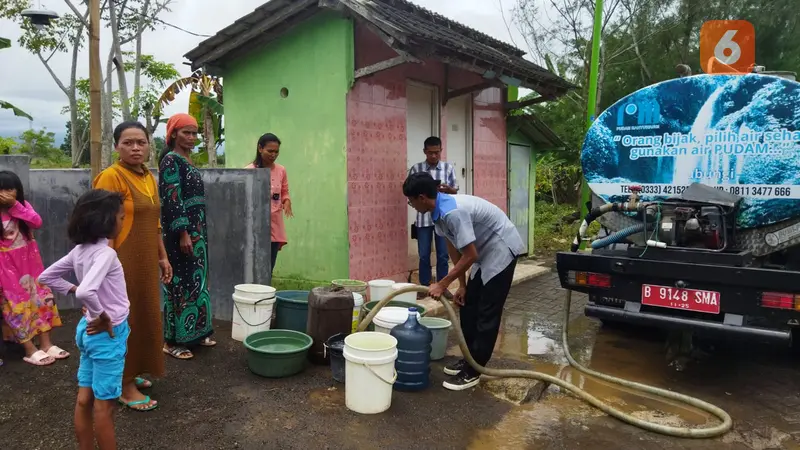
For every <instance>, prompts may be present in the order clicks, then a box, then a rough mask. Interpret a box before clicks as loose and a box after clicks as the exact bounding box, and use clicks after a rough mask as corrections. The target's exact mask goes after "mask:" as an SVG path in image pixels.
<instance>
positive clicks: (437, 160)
mask: <svg viewBox="0 0 800 450" xmlns="http://www.w3.org/2000/svg"><path fill="white" fill-rule="evenodd" d="M423 145H424V147H423V151H424V152H425V161H422V162H421V163H417V164H414V165H413V166H411V169H409V171H408V174H409V175H412V174H415V173H428V174H430V176H431V177H433V179H434V180H439V185H438V187H437V189H438V190H439V192H444V193H447V194H455V193H458V182H457V181H456V171H455V167H454V166H453V165H452V164H450V163H447V162H444V161H442V140H441V139H439V138H438V137H436V136H431V137H429V138H428V139H425V143H424V144H423ZM414 225H415V226H416V228H417V233H416V235H417V250H418V253H419V284H421V285H423V286H429V285H430V284H431V278H433V276H432V274H431V270H432V268H431V249H432V248H433V242H434V240H435V241H436V279H437V281H441V280H442V279H443V278H444V277H445V276H447V271H448V270H449V268H450V267H449V265H448V261H447V244H446V243H445V240H444V238H443V237H441V236H436V234H435V233H434V229H433V220H431V215H430V213H421V212H417V220H416V222H415V224H414ZM444 295H445V296H446V297H447V298H452V295H450V291H447V292H445V294H444ZM418 297H424V295H422V294H420V295H418Z"/></svg>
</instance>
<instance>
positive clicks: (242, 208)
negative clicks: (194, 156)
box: [0, 156, 271, 320]
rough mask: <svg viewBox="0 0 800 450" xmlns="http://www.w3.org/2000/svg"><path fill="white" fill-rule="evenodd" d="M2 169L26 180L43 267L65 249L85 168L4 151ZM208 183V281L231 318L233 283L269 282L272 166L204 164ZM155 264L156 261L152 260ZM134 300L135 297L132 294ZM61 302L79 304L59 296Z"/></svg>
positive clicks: (222, 313) (219, 312)
mask: <svg viewBox="0 0 800 450" xmlns="http://www.w3.org/2000/svg"><path fill="white" fill-rule="evenodd" d="M0 170H13V171H14V172H16V173H17V174H18V175H20V178H22V179H23V183H25V180H26V179H27V180H28V182H27V186H25V195H26V199H27V200H28V201H29V202H30V203H31V205H33V207H34V208H35V209H36V211H37V212H38V213H39V215H41V216H42V220H43V222H44V224H43V226H42V229H40V230H38V231H37V232H36V234H35V236H36V240H37V242H38V244H39V248H40V250H41V252H42V259H43V262H44V265H45V267H47V266H48V265H49V264H51V263H53V262H54V261H56V260H57V259H58V258H61V257H62V256H64V255H65V254H67V253H68V252H69V251H70V249H71V248H72V243H71V242H69V239H68V238H67V222H68V220H69V215H70V214H71V212H72V208H73V207H74V205H75V202H76V201H77V199H78V197H80V195H81V194H83V193H84V192H86V191H87V190H88V189H89V187H90V182H89V178H90V172H89V170H84V169H54V170H29V169H28V162H27V157H22V156H0ZM201 172H202V174H203V181H204V182H205V189H206V208H207V219H206V220H207V222H208V241H209V242H208V245H209V269H208V270H209V287H210V293H211V298H212V300H213V314H214V318H216V319H222V320H230V319H231V313H232V308H233V305H232V300H231V294H232V293H233V286H235V285H237V284H240V283H257V284H269V283H270V282H271V280H270V254H269V252H270V223H269V208H270V203H269V191H270V188H269V186H270V185H269V171H268V170H266V169H264V170H245V169H202V170H201ZM154 264H155V262H154ZM131 301H136V299H131ZM58 305H59V308H61V309H71V308H76V307H78V306H79V305H76V304H75V302H74V299H72V298H71V297H70V298H60V299H59V303H58Z"/></svg>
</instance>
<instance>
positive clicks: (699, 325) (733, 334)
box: [585, 304, 792, 346]
mask: <svg viewBox="0 0 800 450" xmlns="http://www.w3.org/2000/svg"><path fill="white" fill-rule="evenodd" d="M585 313H586V315H587V316H589V317H596V318H598V319H600V320H609V321H616V322H625V323H630V324H635V325H645V326H653V327H658V328H672V329H681V330H691V331H694V332H697V333H698V334H701V335H705V336H709V337H725V338H740V339H755V340H758V341H761V342H765V343H769V344H780V345H787V346H789V345H791V343H792V333H791V331H789V330H770V329H767V328H759V327H752V326H735V325H725V324H723V323H719V322H709V321H704V320H697V319H690V318H686V317H675V316H666V315H658V314H651V313H647V312H641V311H638V312H637V311H630V310H625V309H622V308H616V307H610V306H601V305H596V304H589V305H587V306H586V309H585Z"/></svg>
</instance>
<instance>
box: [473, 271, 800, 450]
mask: <svg viewBox="0 0 800 450" xmlns="http://www.w3.org/2000/svg"><path fill="white" fill-rule="evenodd" d="M585 301H586V298H585V297H583V296H576V299H575V300H574V303H576V305H574V306H573V311H572V314H571V318H572V319H571V322H570V345H571V346H572V349H573V355H575V356H576V357H577V359H578V360H579V361H580V362H582V363H584V364H587V363H588V365H589V366H590V367H592V368H593V369H595V370H599V371H601V372H605V373H608V374H611V375H615V376H618V377H622V378H626V379H631V380H634V381H639V382H642V383H646V384H651V385H655V386H659V387H662V388H668V389H671V390H675V391H679V392H682V393H684V394H688V395H691V396H695V397H698V398H700V399H703V400H705V401H708V402H711V403H713V404H715V405H717V406H719V407H721V408H723V409H725V410H726V411H728V413H729V414H730V415H731V416H732V417H733V420H734V428H733V430H732V431H731V432H730V433H728V434H727V435H726V436H724V437H723V438H720V439H712V440H689V439H677V438H667V437H662V436H659V435H654V434H652V433H647V432H644V431H641V430H638V429H636V428H634V427H632V426H629V425H625V424H622V423H621V422H619V421H617V420H615V419H612V418H610V417H608V416H606V415H605V414H603V413H601V412H599V411H597V410H595V409H593V408H591V407H589V406H586V405H585V404H584V403H582V402H581V401H579V400H576V399H574V398H573V397H571V396H569V395H564V394H562V393H560V392H559V391H558V389H555V388H553V387H551V388H550V389H548V391H547V392H546V393H545V395H544V396H543V397H542V399H541V400H540V401H539V402H535V403H530V404H528V405H524V406H521V407H516V408H514V409H513V410H512V411H511V412H510V413H509V414H508V415H507V416H506V417H504V419H503V420H502V421H501V422H500V423H499V424H498V425H497V426H496V427H494V428H493V429H491V430H483V431H481V432H479V433H478V434H477V435H476V436H475V437H474V439H473V441H472V442H471V444H470V445H469V446H468V448H470V449H575V448H581V449H631V450H633V449H637V450H638V449H667V448H668V449H716V448H725V449H727V448H730V449H752V450H763V449H783V448H785V449H800V368H798V365H797V357H796V356H792V355H791V353H790V352H789V351H788V350H786V349H778V348H770V347H764V346H758V345H747V344H742V343H740V342H702V343H701V345H702V346H703V350H705V351H697V352H696V353H695V354H694V355H693V357H692V359H691V360H690V361H689V363H688V364H687V365H686V368H685V369H684V370H682V371H678V370H676V367H675V366H674V365H671V364H670V363H671V361H668V360H667V358H666V350H665V342H666V339H665V336H664V335H663V334H661V333H657V332H654V331H652V330H643V329H633V328H630V327H613V328H609V327H601V326H600V324H599V323H597V322H595V321H593V320H590V319H587V318H585V317H583V316H582V306H583V305H584V304H585ZM562 305H563V291H562V290H561V289H560V288H559V287H558V280H557V277H556V276H555V274H550V275H547V276H544V277H540V278H538V279H537V280H535V281H534V282H532V283H527V284H525V285H521V286H520V287H519V288H517V289H515V290H514V291H513V292H512V295H511V298H510V299H509V302H508V304H507V306H506V311H505V317H504V333H503V335H501V339H500V342H498V345H497V350H496V352H497V353H495V357H496V358H498V359H500V360H502V359H503V358H510V359H518V360H524V357H525V356H527V361H528V362H529V363H531V364H532V365H533V366H534V367H535V368H536V369H537V370H541V371H543V372H547V373H550V374H552V375H556V376H558V377H560V378H562V379H565V380H568V381H571V382H572V383H574V384H577V385H579V386H581V387H583V388H585V389H586V390H588V391H589V392H590V393H592V394H593V395H595V396H597V397H599V398H600V399H602V400H604V401H607V402H609V403H611V404H612V405H613V406H615V407H618V408H620V409H622V410H623V411H626V412H628V413H633V414H634V415H635V416H637V417H639V418H641V419H646V420H651V421H655V422H657V423H661V424H665V425H672V426H689V427H701V426H708V425H710V424H715V423H718V422H717V421H716V419H715V418H712V417H708V416H707V415H706V414H705V413H703V412H700V411H698V410H695V409H693V408H691V407H686V406H684V405H681V404H678V403H665V402H664V401H662V400H660V399H658V398H643V397H642V396H640V395H638V394H635V393H633V392H630V391H626V390H620V389H617V388H615V387H613V386H612V385H609V384H607V383H605V382H600V381H597V380H594V379H592V378H589V377H585V376H583V375H581V374H579V373H576V372H574V371H572V370H571V369H569V368H567V367H566V360H565V358H564V356H563V352H562V351H561V347H560V345H559V343H560V333H561V327H560V323H561V320H562V317H563V306H562Z"/></svg>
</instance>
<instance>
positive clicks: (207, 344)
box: [200, 338, 217, 347]
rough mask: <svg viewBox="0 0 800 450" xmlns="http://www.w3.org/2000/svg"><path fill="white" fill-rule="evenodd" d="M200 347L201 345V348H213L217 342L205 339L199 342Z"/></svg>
mask: <svg viewBox="0 0 800 450" xmlns="http://www.w3.org/2000/svg"><path fill="white" fill-rule="evenodd" d="M200 345H202V346H203V347H213V346H215V345H217V341H212V340H211V338H205V339H203V340H202V341H200Z"/></svg>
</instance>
